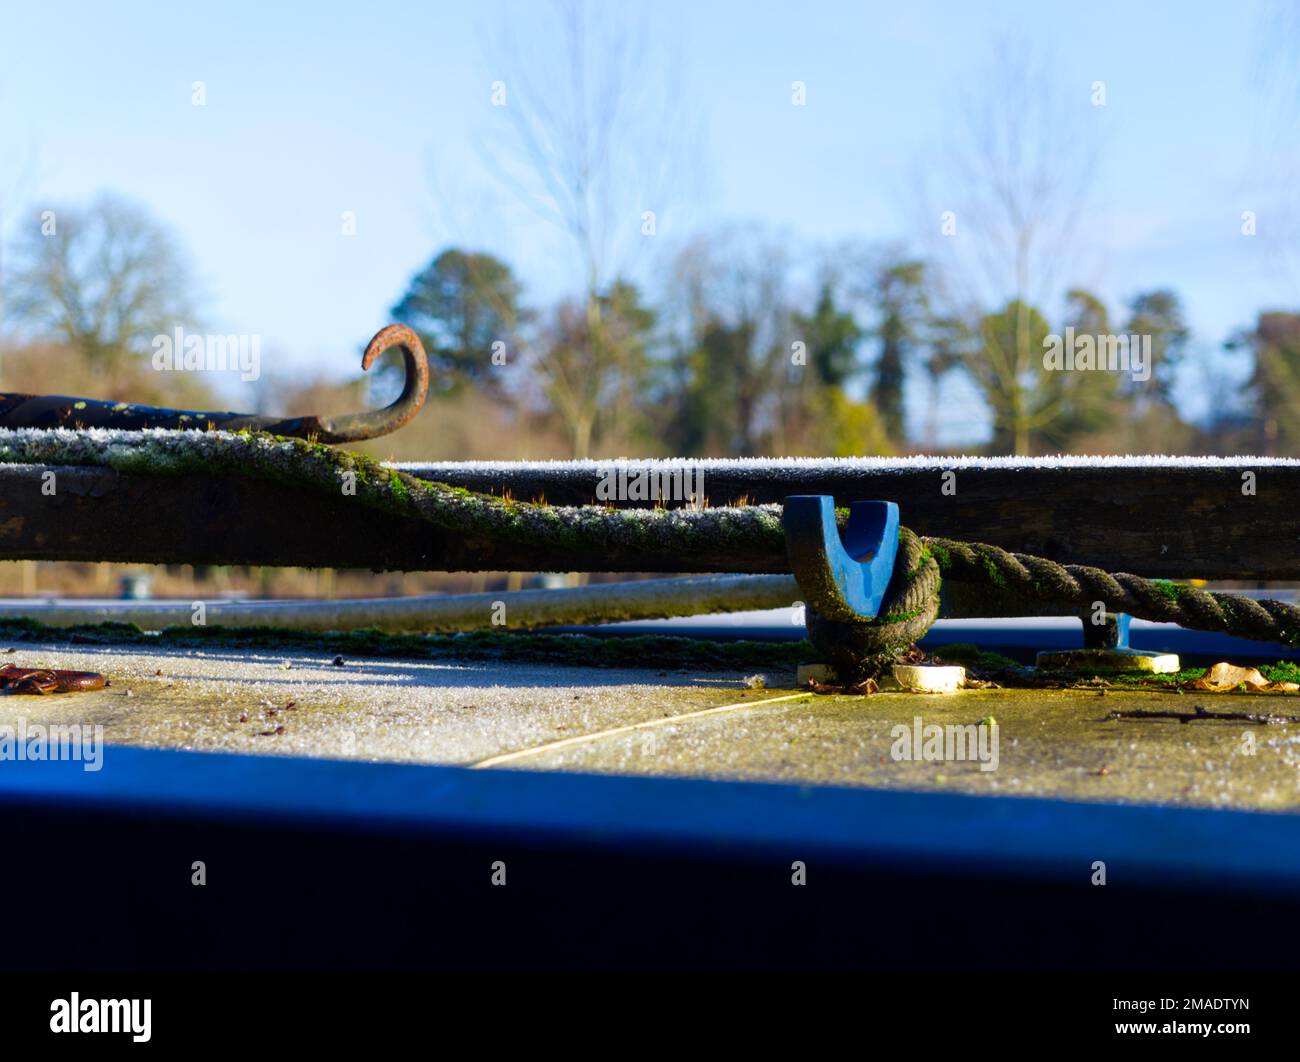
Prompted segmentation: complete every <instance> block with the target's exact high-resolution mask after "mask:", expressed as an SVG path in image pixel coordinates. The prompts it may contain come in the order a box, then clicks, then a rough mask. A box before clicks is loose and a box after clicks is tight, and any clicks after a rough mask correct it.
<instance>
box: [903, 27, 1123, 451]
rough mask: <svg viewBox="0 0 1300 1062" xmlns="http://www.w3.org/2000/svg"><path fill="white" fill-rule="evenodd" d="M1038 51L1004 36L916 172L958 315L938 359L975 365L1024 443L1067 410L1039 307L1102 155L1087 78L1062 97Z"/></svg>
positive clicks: (998, 433)
mask: <svg viewBox="0 0 1300 1062" xmlns="http://www.w3.org/2000/svg"><path fill="white" fill-rule="evenodd" d="M1029 54H1030V50H1029V48H1028V47H1026V46H1024V45H1018V44H1014V43H1004V44H1003V45H1002V46H1001V47H1000V48H999V50H998V54H997V56H996V61H995V63H994V65H993V67H992V68H991V70H990V71H989V72H988V73H987V75H986V76H984V77H982V78H979V79H977V84H979V85H981V86H982V88H981V90H980V91H979V92H978V93H976V94H974V95H973V96H971V97H970V100H969V103H967V104H966V105H965V107H964V109H963V110H962V111H961V112H960V115H961V117H960V118H959V121H958V122H957V124H956V126H955V128H954V130H953V135H952V136H951V137H950V138H949V139H948V141H947V144H948V150H947V152H946V154H945V156H944V157H943V158H942V161H941V162H940V163H939V165H937V166H935V165H931V166H930V167H929V168H928V170H927V171H926V172H925V173H922V174H921V175H920V176H919V178H918V182H917V185H918V187H920V188H921V189H922V190H923V193H922V198H923V202H924V203H925V220H924V222H923V225H924V228H923V231H924V232H926V233H927V234H932V254H931V262H932V265H933V269H934V272H933V279H934V281H935V286H936V295H935V300H934V301H935V305H936V310H937V314H938V316H939V317H941V318H944V319H946V321H947V322H948V324H949V328H948V329H947V334H948V337H949V345H948V347H947V349H946V351H941V353H940V357H939V359H938V360H937V362H936V364H937V365H939V366H944V367H960V368H963V369H965V370H966V371H967V375H968V376H969V377H970V378H971V379H973V380H974V381H975V383H976V385H977V386H978V388H979V389H980V391H981V393H982V395H983V397H984V399H985V401H986V402H987V403H988V405H989V406H990V407H991V408H992V410H993V413H994V421H995V424H994V438H995V445H1005V446H1007V447H1009V448H1012V449H1014V452H1016V453H1027V452H1028V449H1029V447H1030V443H1031V438H1032V436H1033V434H1034V433H1035V432H1037V431H1041V430H1043V429H1045V428H1047V427H1048V426H1050V425H1051V424H1052V423H1053V422H1054V421H1055V420H1056V419H1057V418H1058V417H1060V416H1061V415H1062V412H1063V405H1062V402H1061V401H1060V396H1059V395H1052V394H1051V393H1049V392H1050V391H1052V390H1059V389H1060V388H1061V386H1063V385H1061V383H1060V381H1055V382H1053V385H1052V387H1048V386H1047V383H1048V382H1047V381H1046V380H1045V379H1044V376H1043V373H1044V369H1043V364H1042V355H1043V348H1042V346H1041V340H1042V335H1041V330H1042V325H1043V319H1042V313H1041V309H1040V308H1041V307H1042V306H1044V305H1045V304H1046V302H1047V300H1048V299H1050V298H1051V297H1052V296H1053V295H1054V294H1055V293H1056V292H1057V291H1058V290H1059V287H1060V285H1061V284H1062V282H1063V280H1064V279H1065V276H1066V273H1067V270H1068V269H1069V267H1071V266H1072V265H1073V264H1075V263H1077V261H1078V258H1079V250H1080V248H1079V238H1078V228H1079V225H1078V223H1079V219H1080V216H1081V212H1082V209H1083V207H1084V205H1085V203H1086V201H1087V199H1088V194H1089V186H1090V183H1091V179H1092V176H1093V172H1094V168H1095V162H1096V150H1095V147H1094V138H1093V136H1092V135H1091V127H1090V125H1089V123H1088V122H1087V121H1086V118H1087V117H1088V116H1089V112H1090V110H1091V107H1090V102H1091V101H1090V98H1089V95H1088V93H1087V92H1086V91H1084V88H1086V87H1081V88H1080V91H1079V94H1078V97H1077V98H1073V99H1070V100H1062V99H1061V98H1060V96H1059V93H1058V92H1057V91H1056V88H1055V86H1054V85H1053V83H1052V82H1051V80H1050V78H1049V77H1048V76H1047V71H1048V70H1049V69H1050V68H1049V67H1047V66H1045V65H1043V66H1040V65H1036V64H1035V63H1034V61H1033V60H1032V59H1030V58H1029ZM1102 91H1104V88H1103V89H1102Z"/></svg>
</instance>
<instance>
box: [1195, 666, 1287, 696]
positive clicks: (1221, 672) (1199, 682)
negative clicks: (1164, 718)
mask: <svg viewBox="0 0 1300 1062" xmlns="http://www.w3.org/2000/svg"><path fill="white" fill-rule="evenodd" d="M1240 686H1245V687H1246V689H1248V690H1250V691H1251V692H1252V693H1292V692H1295V691H1296V690H1300V684H1297V683H1294V682H1269V680H1268V679H1266V678H1265V677H1264V676H1263V675H1261V674H1260V673H1259V669H1258V668H1254V667H1240V666H1238V665H1236V664H1229V663H1228V662H1227V661H1220V662H1219V663H1217V664H1215V665H1214V666H1213V667H1212V668H1210V669H1209V670H1208V671H1207V672H1206V673H1205V674H1204V675H1202V676H1201V677H1200V678H1198V679H1193V680H1192V681H1191V682H1189V683H1187V688H1188V689H1193V690H1207V691H1208V692H1210V693H1226V692H1227V691H1228V690H1235V689H1237V688H1238V687H1240Z"/></svg>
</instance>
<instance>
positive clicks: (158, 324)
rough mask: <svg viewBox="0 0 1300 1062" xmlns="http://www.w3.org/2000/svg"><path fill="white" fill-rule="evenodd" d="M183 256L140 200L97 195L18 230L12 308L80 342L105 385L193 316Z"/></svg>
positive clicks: (53, 335)
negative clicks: (156, 339)
mask: <svg viewBox="0 0 1300 1062" xmlns="http://www.w3.org/2000/svg"><path fill="white" fill-rule="evenodd" d="M190 277H191V272H190V267H189V261H188V259H187V257H186V256H185V254H184V253H183V251H182V250H181V248H180V245H179V243H178V242H177V240H176V238H175V237H174V236H173V235H172V233H171V232H170V231H169V230H168V229H166V228H165V227H164V226H163V225H162V224H161V223H160V222H158V221H157V220H155V219H154V218H153V217H151V216H150V215H149V214H148V212H147V211H146V210H144V208H142V207H139V206H137V205H135V204H133V203H130V202H128V201H126V200H123V199H119V198H117V197H115V196H111V195H102V196H100V197H99V198H98V199H96V200H95V201H94V202H93V203H91V204H90V205H89V206H88V207H86V208H75V207H67V208H57V209H50V210H48V211H43V212H42V213H41V214H40V215H39V216H33V217H32V218H31V219H30V220H29V221H28V222H27V223H26V224H24V225H22V226H21V227H20V228H19V230H18V236H17V240H16V253H15V256H14V261H13V263H12V266H11V273H10V276H9V295H10V297H9V304H8V307H7V309H8V313H9V315H10V316H11V317H12V318H14V319H15V320H17V321H18V322H19V324H20V325H21V326H23V327H24V328H25V329H27V330H28V331H30V332H31V333H32V334H33V335H35V336H38V337H40V338H44V339H55V340H59V341H62V342H65V343H67V344H68V345H69V346H71V347H73V348H74V349H76V350H77V351H78V352H79V353H80V354H81V356H82V358H83V359H84V360H85V363H86V365H87V367H88V368H90V369H91V370H92V371H94V372H95V373H97V374H100V375H103V376H105V377H107V380H108V386H109V387H110V389H111V388H112V387H113V386H114V385H115V380H116V376H117V374H118V370H119V369H120V368H121V367H122V366H123V364H124V363H125V361H126V359H127V358H129V357H131V356H133V355H138V354H143V353H145V352H146V351H147V350H148V349H149V346H150V341H151V339H152V337H153V336H155V335H158V334H162V333H170V332H171V330H172V329H174V328H175V327H176V326H177V325H185V324H189V323H190V322H191V321H192V313H193V295H192V287H191V279H190Z"/></svg>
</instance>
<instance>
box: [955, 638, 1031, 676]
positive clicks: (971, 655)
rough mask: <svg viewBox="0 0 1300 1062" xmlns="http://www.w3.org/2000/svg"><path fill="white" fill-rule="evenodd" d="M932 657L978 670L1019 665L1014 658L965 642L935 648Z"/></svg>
mask: <svg viewBox="0 0 1300 1062" xmlns="http://www.w3.org/2000/svg"><path fill="white" fill-rule="evenodd" d="M934 657H935V659H936V660H942V661H943V662H944V663H945V664H961V665H962V666H963V667H970V668H975V669H976V670H978V671H1001V670H1003V669H1004V668H1009V667H1010V668H1014V667H1019V666H1020V665H1019V664H1017V663H1016V662H1015V661H1014V660H1011V659H1009V658H1008V657H1005V656H1002V655H1001V654H999V653H990V652H988V651H987V650H984V649H981V648H980V647H979V646H977V645H970V644H967V643H965V642H962V643H959V644H957V645H945V646H944V647H943V648H942V649H936V650H935V651H934Z"/></svg>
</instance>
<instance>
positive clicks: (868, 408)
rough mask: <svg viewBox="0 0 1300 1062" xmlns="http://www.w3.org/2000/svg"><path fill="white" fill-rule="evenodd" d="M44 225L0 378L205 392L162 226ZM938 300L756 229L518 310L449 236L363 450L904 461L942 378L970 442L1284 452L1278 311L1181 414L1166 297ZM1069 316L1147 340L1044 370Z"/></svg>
mask: <svg viewBox="0 0 1300 1062" xmlns="http://www.w3.org/2000/svg"><path fill="white" fill-rule="evenodd" d="M57 216H58V218H59V222H58V224H59V231H58V233H57V234H55V235H51V234H49V233H45V232H42V231H41V230H40V228H39V227H38V226H37V225H36V224H32V225H29V226H28V227H26V228H20V229H19V238H18V240H17V241H16V245H15V247H14V248H13V253H12V254H10V255H9V259H8V260H9V268H8V270H7V272H6V275H5V284H4V294H5V303H4V308H5V315H6V319H7V320H8V321H10V322H11V323H17V324H18V325H19V334H20V335H22V336H25V337H26V338H25V341H24V342H22V343H12V342H11V343H9V344H8V349H7V350H6V353H5V359H4V363H3V367H2V370H3V386H4V387H5V389H8V390H29V391H55V392H58V391H76V392H78V393H81V392H84V393H86V394H88V395H90V396H91V397H102V398H111V399H130V400H132V401H142V402H152V403H156V404H167V405H188V406H195V407H214V406H216V405H219V404H220V396H219V395H216V394H214V393H212V391H211V390H210V389H209V388H208V386H207V380H206V378H205V375H204V374H201V373H167V374H160V373H155V372H152V371H150V359H149V353H150V340H151V337H152V336H153V335H155V334H160V333H168V332H170V331H171V330H172V329H173V328H175V327H176V326H177V325H182V326H185V327H191V328H192V327H195V325H194V320H193V311H192V306H193V304H194V298H193V292H192V290H191V285H190V283H189V281H188V279H187V278H188V277H189V276H191V275H192V273H193V270H192V269H191V267H190V265H189V262H188V260H187V258H186V256H185V254H184V251H183V249H182V248H181V247H180V245H179V243H178V241H177V240H176V239H175V237H174V236H173V235H172V234H171V233H169V232H168V231H167V230H166V229H165V228H164V227H163V226H162V225H161V224H160V223H158V222H157V221H156V220H154V219H153V218H152V217H150V215H149V214H148V212H147V211H145V210H144V209H143V208H141V207H139V206H136V205H134V204H131V203H129V202H126V201H123V200H121V199H118V198H115V197H111V196H104V197H100V198H99V199H97V200H95V201H94V202H92V203H90V204H88V205H86V206H85V207H82V208H69V209H64V210H60V211H58V212H57ZM937 303H938V300H937V299H936V297H935V286H934V281H933V277H932V271H931V269H930V268H929V267H928V265H927V262H926V261H925V260H923V259H921V258H919V257H914V256H911V255H909V254H907V253H906V252H905V251H904V250H902V249H899V248H896V247H888V248H881V249H876V250H871V249H863V248H854V247H838V248H835V249H834V250H833V251H831V252H829V253H826V254H825V255H823V256H822V260H821V261H820V262H818V263H817V265H816V266H815V268H812V269H806V268H805V269H804V270H803V271H802V272H798V271H796V269H795V268H794V263H793V262H792V256H791V254H790V252H789V249H788V248H787V246H786V245H785V244H784V243H783V242H782V241H780V240H778V239H776V238H774V237H772V236H770V235H769V234H766V233H765V232H764V231H763V230H762V229H761V228H758V227H754V226H742V227H733V228H730V229H723V230H720V231H717V232H714V233H711V234H709V235H707V236H704V235H702V236H700V237H698V238H696V239H693V240H691V241H689V242H688V243H686V244H685V246H683V247H682V248H681V249H680V251H679V252H678V253H677V255H676V256H675V258H674V259H673V260H672V262H671V268H670V269H669V280H668V281H667V282H666V283H665V284H664V285H663V287H662V290H661V291H660V292H659V293H658V295H657V297H656V298H653V299H652V298H650V297H649V296H648V294H647V293H646V292H645V291H644V290H642V288H641V287H639V286H638V285H636V284H634V283H632V282H631V281H630V280H627V279H624V278H622V277H620V276H617V275H615V276H613V277H611V278H610V279H609V280H608V281H607V282H605V283H599V282H593V284H592V285H591V286H590V288H589V289H588V290H587V291H585V292H582V293H580V294H579V295H576V296H573V297H570V298H565V299H561V300H559V301H558V302H556V303H555V304H553V305H549V306H536V305H533V304H531V303H530V301H529V299H528V297H527V292H526V289H525V286H524V284H523V283H522V281H521V280H520V279H519V277H517V276H516V275H515V272H514V270H513V268H512V267H511V265H510V264H509V263H508V262H506V261H503V260H502V259H500V258H498V257H496V256H494V255H492V254H489V253H487V252H483V251H475V250H471V249H467V248H456V247H452V248H447V249H444V250H442V251H440V252H438V253H437V254H436V255H435V256H434V257H433V259H432V260H431V261H430V262H429V264H428V265H427V266H426V267H425V268H424V269H422V270H420V271H419V272H418V273H417V274H416V275H415V276H414V277H412V278H411V281H410V283H409V285H408V287H407V289H406V290H405V292H403V293H402V294H401V295H400V297H399V298H398V299H397V300H396V302H395V304H394V305H393V307H392V311H391V312H392V316H393V317H394V318H395V319H397V320H399V321H402V322H404V323H406V324H409V325H410V326H411V327H412V328H414V329H415V331H416V332H417V333H418V334H419V335H420V336H421V338H422V339H423V341H424V343H425V346H426V348H427V350H428V352H429V356H430V360H431V363H432V365H433V380H434V385H433V392H432V395H431V398H430V403H429V407H428V409H427V410H426V411H425V412H424V413H423V414H422V415H421V416H420V417H419V418H418V419H417V421H416V423H415V424H414V425H413V426H412V427H410V428H408V429H406V431H404V432H403V433H401V435H399V436H395V437H394V438H393V439H392V440H383V441H381V442H379V443H376V444H375V445H376V447H377V448H378V449H379V450H382V451H383V452H384V453H385V454H393V455H394V456H401V457H426V458H437V457H444V458H446V457H503V458H504V457H528V456H535V457H600V456H617V455H633V456H636V455H643V456H650V455H668V454H672V455H682V456H712V457H722V456H762V455H795V456H798V455H827V456H847V455H874V454H904V453H908V452H916V451H918V450H934V449H936V447H935V446H934V440H933V438H927V437H926V435H927V432H929V431H933V428H934V424H935V423H936V421H937V420H942V419H944V418H952V417H954V416H957V415H959V414H960V415H963V416H964V415H967V414H968V413H969V411H968V410H954V409H952V408H949V407H945V406H944V403H945V402H949V403H951V402H952V400H951V399H950V398H938V399H936V396H938V395H940V394H941V392H940V390H939V385H940V384H941V383H944V382H945V381H947V380H949V379H950V378H960V379H961V381H962V386H960V387H957V388H952V389H950V390H949V392H948V394H949V395H951V394H957V395H965V396H967V398H966V399H965V401H968V402H969V401H971V400H974V399H978V401H979V402H980V403H981V404H982V406H983V407H984V409H985V410H986V417H987V420H988V423H989V425H990V428H991V434H990V438H989V440H988V443H987V444H986V446H985V447H984V449H985V451H986V452H988V453H992V454H1041V453H1058V452H1066V453H1069V452H1075V453H1083V452H1087V453H1213V452H1255V453H1262V454H1279V455H1286V454H1292V455H1300V428H1298V427H1297V423H1298V422H1297V420H1296V418H1295V417H1294V415H1293V414H1292V411H1293V410H1294V409H1295V408H1296V403H1297V401H1300V314H1297V313H1287V312H1278V311H1270V312H1264V313H1261V314H1259V316H1258V320H1257V322H1256V323H1255V325H1254V327H1253V328H1249V329H1243V330H1241V331H1240V332H1239V333H1237V334H1236V335H1234V336H1232V337H1231V338H1230V339H1229V340H1228V341H1227V343H1225V344H1224V352H1223V354H1222V357H1221V359H1220V361H1221V363H1222V364H1224V365H1228V366H1231V365H1232V364H1233V363H1234V362H1235V363H1236V364H1237V365H1238V366H1239V369H1238V373H1237V375H1239V376H1242V377H1245V378H1247V379H1248V382H1247V384H1246V386H1245V388H1244V389H1243V390H1242V393H1241V394H1240V395H1237V396H1233V397H1232V400H1231V401H1228V400H1222V401H1219V400H1216V401H1215V402H1213V403H1212V404H1211V405H1212V409H1213V410H1214V411H1215V412H1214V413H1212V415H1211V417H1210V418H1209V419H1208V420H1203V421H1202V422H1201V423H1195V424H1194V423H1189V422H1188V420H1187V419H1186V418H1185V417H1184V416H1183V415H1182V413H1181V412H1180V410H1179V408H1178V404H1177V402H1176V400H1175V396H1174V390H1173V382H1174V379H1175V376H1176V374H1177V373H1178V372H1180V371H1189V366H1188V364H1187V351H1188V348H1189V344H1190V340H1191V336H1190V333H1189V330H1188V327H1187V323H1186V314H1185V311H1184V308H1183V306H1182V304H1181V301H1180V300H1179V298H1178V296H1177V294H1176V293H1175V292H1173V291H1170V290H1167V289H1160V288H1153V289H1151V290H1149V291H1144V292H1139V293H1136V294H1135V295H1134V296H1133V297H1132V298H1130V299H1129V300H1128V301H1127V303H1126V304H1125V305H1124V306H1123V307H1122V308H1120V309H1119V312H1118V313H1113V312H1112V309H1111V308H1110V307H1108V306H1106V305H1105V304H1104V302H1103V301H1102V300H1101V299H1100V298H1098V297H1097V296H1096V295H1095V294H1093V293H1090V292H1088V291H1085V290H1082V289H1071V290H1069V291H1068V293H1067V295H1066V297H1065V300H1064V305H1062V306H1061V307H1060V308H1059V310H1057V311H1056V312H1054V313H1051V312H1049V311H1048V310H1047V309H1046V308H1045V307H1043V306H1038V305H1034V304H1031V303H1029V302H1026V301H1024V300H1022V299H1019V298H1013V299H1011V300H1009V301H1007V302H1006V303H1005V304H1003V305H1001V306H1000V307H997V308H995V309H992V310H983V311H974V312H971V313H968V314H965V315H962V314H954V313H952V312H951V310H950V309H945V310H944V311H939V310H937V309H935V306H936V305H937ZM1067 328H1073V329H1074V330H1075V332H1076V333H1077V334H1080V335H1082V334H1088V335H1107V334H1112V333H1114V334H1122V335H1138V336H1149V337H1150V342H1151V372H1150V379H1149V380H1146V381H1138V380H1135V379H1134V378H1133V377H1132V375H1130V374H1126V373H1122V372H1099V371H1076V372H1052V371H1049V370H1048V369H1046V368H1045V367H1044V361H1043V354H1044V350H1045V343H1044V341H1045V339H1046V337H1047V336H1048V335H1049V334H1058V335H1059V334H1063V333H1064V332H1065V330H1066V329H1067ZM362 386H363V385H362V384H361V383H359V382H350V383H348V384H344V385H338V384H334V383H331V382H329V381H327V380H321V379H316V380H302V379H298V380H293V381H288V380H285V379H283V378H279V379H276V380H275V381H274V383H273V389H274V392H275V400H274V401H270V400H269V399H268V401H267V402H266V403H263V404H262V405H263V406H264V407H265V406H268V405H273V406H278V407H280V409H281V411H283V412H288V413H299V412H307V411H315V410H318V409H324V410H325V411H326V412H329V411H336V410H339V409H344V408H348V407H349V406H353V405H355V404H356V403H358V402H363V401H364V400H365V399H364V396H363V394H362V393H361V390H362ZM914 392H915V393H914ZM927 398H929V399H930V401H931V404H932V407H933V403H934V402H935V401H936V400H937V401H938V403H939V405H938V408H931V409H930V410H929V416H927V415H926V408H927V407H926V399H927ZM931 418H934V419H931ZM927 421H928V423H927ZM967 449H969V447H968V448H967Z"/></svg>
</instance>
